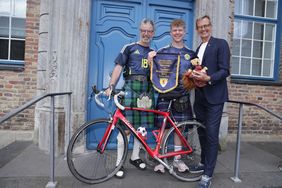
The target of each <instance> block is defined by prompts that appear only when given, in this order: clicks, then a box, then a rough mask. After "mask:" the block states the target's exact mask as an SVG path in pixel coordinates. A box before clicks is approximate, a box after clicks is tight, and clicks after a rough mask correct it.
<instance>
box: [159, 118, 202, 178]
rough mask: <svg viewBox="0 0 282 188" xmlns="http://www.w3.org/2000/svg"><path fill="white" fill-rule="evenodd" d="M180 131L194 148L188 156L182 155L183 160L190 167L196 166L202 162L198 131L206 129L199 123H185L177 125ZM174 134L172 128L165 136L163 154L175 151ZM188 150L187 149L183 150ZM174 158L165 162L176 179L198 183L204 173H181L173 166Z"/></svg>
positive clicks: (165, 159)
mask: <svg viewBox="0 0 282 188" xmlns="http://www.w3.org/2000/svg"><path fill="white" fill-rule="evenodd" d="M177 127H178V129H180V130H182V135H183V136H184V137H185V138H186V139H187V140H188V143H189V145H190V146H191V147H192V149H193V152H192V153H190V154H188V155H182V156H181V160H182V161H183V162H184V163H185V164H186V165H187V166H188V168H189V166H191V165H196V164H198V163H199V161H200V159H201V158H200V146H199V139H198V134H197V129H198V128H199V127H201V128H205V127H204V125H202V124H201V123H200V122H198V121H184V122H180V123H177ZM174 132H175V128H174V127H172V128H170V129H169V130H168V132H167V134H166V135H165V137H164V139H163V143H162V150H161V151H162V154H166V153H168V152H170V151H174V141H173V137H174V135H175V134H174ZM182 149H184V150H185V149H186V148H182ZM173 160H174V157H171V158H164V162H165V163H166V164H168V165H169V166H171V167H172V169H173V172H172V173H171V174H172V175H173V176H174V177H176V178H177V179H179V180H182V181H188V182H193V181H198V180H199V179H200V178H201V175H202V173H190V172H189V171H188V172H187V171H185V172H179V171H178V170H177V169H176V168H175V167H174V166H173Z"/></svg>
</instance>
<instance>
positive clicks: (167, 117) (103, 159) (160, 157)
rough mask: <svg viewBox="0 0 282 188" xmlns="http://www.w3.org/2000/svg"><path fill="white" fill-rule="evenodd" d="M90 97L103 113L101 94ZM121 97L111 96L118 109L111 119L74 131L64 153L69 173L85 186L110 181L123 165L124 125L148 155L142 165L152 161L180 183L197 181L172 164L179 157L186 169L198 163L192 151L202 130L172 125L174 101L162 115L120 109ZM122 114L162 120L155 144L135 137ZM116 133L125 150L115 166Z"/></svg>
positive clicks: (188, 124) (192, 123) (197, 124)
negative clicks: (148, 115)
mask: <svg viewBox="0 0 282 188" xmlns="http://www.w3.org/2000/svg"><path fill="white" fill-rule="evenodd" d="M93 93H94V94H95V95H94V96H95V102H96V103H97V104H98V105H99V106H100V107H102V108H103V109H106V108H105V106H104V103H103V102H101V100H100V97H101V96H102V95H103V94H104V91H100V92H98V91H96V90H95V89H93V91H92V94H93ZM124 94H125V93H124V92H122V91H121V92H119V93H117V94H115V95H114V103H115V105H116V106H117V109H116V110H115V112H114V113H113V114H111V113H110V112H109V115H110V118H108V119H107V118H101V119H94V120H91V121H89V122H86V123H84V124H83V125H82V126H80V127H79V128H78V129H77V130H76V131H75V133H74V134H73V136H72V138H71V140H70V142H69V146H68V149H67V163H68V166H69V169H70V171H71V173H72V174H73V175H74V176H75V177H76V178H77V179H78V180H80V181H82V182H84V183H88V184H94V183H101V182H103V181H106V180H108V179H109V178H111V177H113V176H114V175H115V174H116V172H117V171H118V170H119V169H120V168H121V166H122V165H123V164H124V162H125V160H126V157H127V153H128V140H127V137H126V134H125V132H124V129H123V128H121V126H120V124H123V126H125V127H127V128H128V130H130V131H131V133H132V135H133V136H135V137H136V138H137V139H138V140H139V141H140V142H141V144H142V146H143V148H144V150H145V151H146V152H147V153H146V155H145V156H147V157H146V159H147V160H145V161H148V159H151V160H149V161H152V159H153V160H154V161H155V162H156V163H157V164H158V163H161V164H163V165H164V166H165V168H166V169H167V170H168V171H169V173H170V174H171V175H173V176H174V177H176V178H177V179H180V180H182V181H197V180H199V179H200V177H201V173H198V174H197V173H196V174H195V173H190V172H189V171H186V172H178V170H177V169H176V168H174V167H173V165H172V163H173V158H174V156H176V155H181V159H182V160H183V161H184V162H185V164H186V165H187V166H188V167H189V166H190V165H194V164H196V163H198V161H197V160H198V159H199V157H198V153H199V150H196V151H195V147H196V145H198V144H195V143H197V142H198V140H197V139H198V135H197V129H198V128H199V127H203V128H204V126H203V125H202V124H201V123H200V122H198V121H196V120H189V121H184V122H175V121H174V120H173V114H172V113H171V112H170V109H171V105H172V103H173V101H174V100H171V101H170V104H169V107H168V109H167V111H166V112H163V111H159V110H150V109H144V108H133V107H126V106H122V105H121V104H120V103H119V97H120V96H123V95H124ZM91 96H93V95H91ZM106 110H107V109H106ZM124 110H134V111H142V112H147V113H154V114H155V115H161V116H163V123H162V127H161V128H160V129H158V130H155V131H153V133H154V134H153V135H154V137H155V140H156V141H155V142H156V144H155V145H154V147H152V146H150V145H149V144H148V143H147V142H146V139H145V138H144V137H143V136H141V135H140V134H138V132H137V130H136V129H135V128H134V126H133V125H132V124H131V123H130V122H129V121H128V120H127V119H126V117H125V116H124V115H123V114H122V111H124ZM168 122H169V123H170V124H171V128H170V129H169V130H168V131H165V127H166V124H167V123H168ZM119 133H120V135H121V139H122V143H123V147H124V148H123V154H122V159H121V161H120V162H119V163H118V164H116V161H117V160H116V159H117V135H118V134H119ZM174 136H178V137H179V138H180V140H181V143H182V149H181V150H180V151H174V144H173V143H174V142H173V137H174Z"/></svg>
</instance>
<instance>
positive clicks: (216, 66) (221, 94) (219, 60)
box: [196, 37, 230, 104]
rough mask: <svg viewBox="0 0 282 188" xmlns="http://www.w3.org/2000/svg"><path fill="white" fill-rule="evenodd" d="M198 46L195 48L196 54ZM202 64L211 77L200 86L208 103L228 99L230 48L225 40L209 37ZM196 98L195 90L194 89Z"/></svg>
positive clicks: (216, 102) (217, 102) (222, 101)
mask: <svg viewBox="0 0 282 188" xmlns="http://www.w3.org/2000/svg"><path fill="white" fill-rule="evenodd" d="M199 48H200V46H199V47H198V48H197V50H196V53H197V54H198V51H199ZM202 65H203V66H206V67H207V68H208V70H207V74H208V75H209V76H210V77H211V80H210V82H209V84H208V85H206V86H205V87H203V88H201V89H200V90H202V91H203V92H204V96H205V98H206V99H207V101H208V103H210V104H221V103H224V102H226V101H227V100H228V89H227V81H226V78H227V77H228V76H229V75H230V72H229V68H230V50H229V46H228V43H227V41H226V40H224V39H219V38H214V37H211V38H210V40H209V42H208V44H207V47H206V49H205V52H204V55H203V59H202ZM196 100H197V91H196Z"/></svg>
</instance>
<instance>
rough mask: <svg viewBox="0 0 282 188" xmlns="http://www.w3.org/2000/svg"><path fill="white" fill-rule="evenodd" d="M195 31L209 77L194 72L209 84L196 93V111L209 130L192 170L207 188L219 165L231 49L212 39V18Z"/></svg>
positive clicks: (198, 22) (202, 187)
mask: <svg viewBox="0 0 282 188" xmlns="http://www.w3.org/2000/svg"><path fill="white" fill-rule="evenodd" d="M196 29H197V32H198V34H199V36H200V37H201V40H202V43H201V44H200V46H199V47H198V48H197V50H196V53H197V55H198V57H199V59H200V61H201V62H202V66H203V67H204V66H206V67H207V68H208V69H207V74H205V73H202V72H194V73H193V74H192V77H193V79H195V80H199V81H202V82H204V83H206V84H204V85H203V87H200V88H196V90H195V103H194V111H195V115H196V118H197V119H198V120H199V121H201V122H202V123H203V124H204V125H205V127H206V129H199V130H198V134H199V139H200V145H201V162H200V163H199V165H198V166H196V167H194V168H192V169H191V171H193V170H194V171H203V175H202V178H201V181H200V182H199V184H198V187H197V188H207V187H209V186H210V185H211V178H212V175H213V172H214V168H215V165H216V160H217V154H218V145H219V126H220V122H221V117H222V113H223V107H224V102H226V101H227V100H228V88H227V81H226V78H227V77H228V76H229V74H230V73H229V67H230V50H229V46H228V43H227V42H226V41H225V40H224V39H219V38H214V37H212V34H211V33H212V25H211V20H210V17H209V16H207V15H205V16H203V17H200V18H198V19H197V20H196Z"/></svg>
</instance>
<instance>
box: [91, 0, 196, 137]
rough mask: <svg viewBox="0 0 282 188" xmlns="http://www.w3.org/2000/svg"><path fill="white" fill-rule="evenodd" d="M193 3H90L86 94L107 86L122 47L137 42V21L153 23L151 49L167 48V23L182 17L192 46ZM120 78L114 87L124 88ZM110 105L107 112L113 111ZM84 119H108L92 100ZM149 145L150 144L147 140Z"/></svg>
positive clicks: (127, 0) (183, 0)
mask: <svg viewBox="0 0 282 188" xmlns="http://www.w3.org/2000/svg"><path fill="white" fill-rule="evenodd" d="M192 7H193V1H189V0H162V1H156V0H122V1H117V0H93V2H92V15H91V28H90V30H91V33H90V54H89V78H88V91H89V92H88V93H89V94H90V92H91V86H92V85H96V86H97V88H98V89H100V90H101V89H104V88H106V87H107V86H108V84H109V79H110V74H111V72H112V70H113V68H114V60H115V58H116V56H117V55H118V53H119V51H120V50H121V48H122V47H123V46H124V45H125V44H128V43H131V42H135V41H138V40H139V24H140V21H141V20H142V19H143V18H145V17H147V18H151V19H152V20H154V21H155V25H156V32H155V36H154V38H153V42H152V47H153V48H155V49H159V48H161V47H163V46H165V45H168V44H169V43H170V41H171V38H170V33H169V30H170V22H171V21H172V20H173V19H175V18H182V19H183V20H185V22H186V26H187V29H186V30H187V35H186V38H185V40H186V45H187V46H188V47H192V34H193V24H194V23H193V8H192ZM123 83H124V82H123V78H122V77H121V78H120V80H119V82H118V85H117V88H118V89H120V88H121V87H122V85H123ZM114 108H115V107H114V105H113V104H112V103H110V104H109V105H108V107H107V109H111V110H114ZM87 112H88V113H87V119H88V120H90V119H95V118H98V117H108V115H107V113H105V112H104V111H103V110H102V109H101V108H99V107H97V105H96V104H95V102H94V101H92V102H89V103H88V107H87ZM148 142H151V140H149V141H148Z"/></svg>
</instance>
